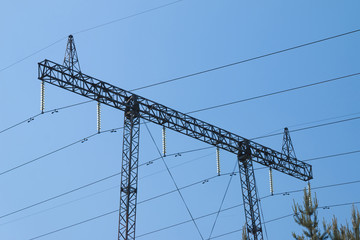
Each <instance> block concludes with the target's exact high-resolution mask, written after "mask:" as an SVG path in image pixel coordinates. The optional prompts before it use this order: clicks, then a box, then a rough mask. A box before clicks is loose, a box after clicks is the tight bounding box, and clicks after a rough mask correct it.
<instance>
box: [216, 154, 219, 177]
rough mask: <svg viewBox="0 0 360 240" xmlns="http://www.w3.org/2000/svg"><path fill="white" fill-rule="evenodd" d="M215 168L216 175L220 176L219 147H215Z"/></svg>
mask: <svg viewBox="0 0 360 240" xmlns="http://www.w3.org/2000/svg"><path fill="white" fill-rule="evenodd" d="M216 169H217V175H218V176H220V149H219V148H218V147H217V148H216Z"/></svg>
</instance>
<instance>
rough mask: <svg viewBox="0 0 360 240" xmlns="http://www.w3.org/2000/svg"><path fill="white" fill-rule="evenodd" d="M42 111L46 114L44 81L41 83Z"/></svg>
mask: <svg viewBox="0 0 360 240" xmlns="http://www.w3.org/2000/svg"><path fill="white" fill-rule="evenodd" d="M40 110H41V113H44V110H45V82H44V81H41V94H40Z"/></svg>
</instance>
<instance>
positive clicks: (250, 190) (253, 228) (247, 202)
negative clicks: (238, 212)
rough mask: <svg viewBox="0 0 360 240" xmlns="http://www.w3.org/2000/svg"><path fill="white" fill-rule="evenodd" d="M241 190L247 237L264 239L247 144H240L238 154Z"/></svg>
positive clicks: (255, 239) (258, 239)
mask: <svg viewBox="0 0 360 240" xmlns="http://www.w3.org/2000/svg"><path fill="white" fill-rule="evenodd" d="M238 163H239V171H240V181H241V190H242V195H243V202H244V210H245V219H246V230H247V237H248V239H251V240H262V239H263V234H262V227H261V219H260V209H259V204H258V202H259V199H258V197H257V193H256V182H255V175H254V168H253V163H252V159H251V150H250V148H249V146H248V145H247V144H243V145H241V146H240V151H239V155H238Z"/></svg>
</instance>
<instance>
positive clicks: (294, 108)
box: [0, 0, 360, 240]
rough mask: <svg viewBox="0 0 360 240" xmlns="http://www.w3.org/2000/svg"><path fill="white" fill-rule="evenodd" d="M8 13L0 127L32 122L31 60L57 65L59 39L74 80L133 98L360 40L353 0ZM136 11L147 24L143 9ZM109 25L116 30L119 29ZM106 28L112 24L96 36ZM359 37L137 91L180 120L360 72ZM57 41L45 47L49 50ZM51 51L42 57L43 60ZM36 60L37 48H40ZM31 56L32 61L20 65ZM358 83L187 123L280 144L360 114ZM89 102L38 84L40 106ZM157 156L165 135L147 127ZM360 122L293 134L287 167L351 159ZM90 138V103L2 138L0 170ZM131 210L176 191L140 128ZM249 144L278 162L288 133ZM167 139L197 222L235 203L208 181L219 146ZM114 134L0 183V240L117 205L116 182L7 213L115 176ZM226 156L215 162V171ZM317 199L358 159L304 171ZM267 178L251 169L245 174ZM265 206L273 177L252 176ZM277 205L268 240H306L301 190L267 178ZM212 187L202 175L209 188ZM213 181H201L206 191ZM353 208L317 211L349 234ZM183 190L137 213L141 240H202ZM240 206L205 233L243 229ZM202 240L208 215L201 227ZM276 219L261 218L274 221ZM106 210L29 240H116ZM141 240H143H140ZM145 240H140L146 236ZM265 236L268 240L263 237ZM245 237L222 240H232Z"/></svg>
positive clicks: (106, 123) (83, 6)
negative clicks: (78, 74)
mask: <svg viewBox="0 0 360 240" xmlns="http://www.w3.org/2000/svg"><path fill="white" fill-rule="evenodd" d="M169 3H172V1H165V0H161V1H160V0H154V1H141V0H136V1H110V0H109V1H101V2H100V1H68V0H65V1H51V2H49V1H44V0H38V1H7V2H6V3H5V2H4V3H3V4H2V8H1V14H0V29H1V31H2V38H1V40H0V42H1V44H0V49H1V57H0V84H1V94H0V106H1V109H2V117H1V121H0V131H1V130H4V129H6V128H7V127H9V126H12V125H14V124H16V123H18V122H21V121H23V120H26V119H28V118H30V117H31V116H34V115H36V114H38V113H39V112H40V108H39V106H40V81H39V80H37V63H38V62H40V61H42V60H43V59H45V58H46V59H50V60H52V61H55V62H58V63H62V61H63V58H64V53H65V47H66V37H67V36H68V35H69V34H73V35H74V38H75V43H76V47H77V50H78V56H79V61H80V65H81V69H82V71H83V72H84V73H86V74H88V75H91V76H94V77H96V78H99V79H101V80H103V81H106V82H109V83H111V84H114V85H116V86H119V87H121V88H123V89H126V90H131V89H135V88H139V87H142V86H146V85H149V84H152V83H157V82H161V81H165V80H169V79H173V78H176V77H180V76H184V75H187V74H192V73H195V72H199V71H203V70H206V69H211V68H214V67H218V66H222V65H226V64H230V63H233V62H237V61H241V60H245V59H249V58H252V57H257V56H260V55H264V54H267V53H271V52H275V51H279V50H282V49H286V48H290V47H293V46H297V45H300V44H304V43H307V42H311V41H315V40H318V39H323V38H326V37H330V36H334V35H337V34H341V33H345V32H349V31H353V30H356V29H358V28H359V15H358V10H359V7H360V2H359V1H355V0H351V1H334V0H326V1H325V0H320V1H309V0H306V1H283V0H282V1H255V2H254V1H238V0H237V1H236V0H225V1H219V0H208V1H205V0H197V1H194V0H183V1H177V2H174V4H171V5H169V6H166V7H163V8H159V9H156V10H153V11H147V10H149V9H154V8H157V7H159V6H164V5H166V4H169ZM145 11H146V12H145ZM114 20H116V21H114ZM104 23H109V24H105V25H103V24H104ZM359 40H360V33H359V32H358V33H353V34H349V35H346V36H343V37H339V38H336V39H332V40H328V41H325V42H322V43H318V44H314V45H311V46H307V47H302V48H299V49H296V50H292V51H288V52H285V53H281V54H277V55H273V56H269V57H266V58H262V59H259V60H254V61H250V62H247V63H243V64H239V65H236V66H232V67H228V68H224V69H221V70H217V71H212V72H209V73H206V74H201V75H198V76H195V77H190V78H185V79H182V80H179V81H176V82H171V83H168V84H163V85H159V86H156V87H151V88H146V89H143V90H139V91H136V93H137V94H139V95H142V96H144V97H146V98H149V99H151V100H154V101H156V102H159V103H161V104H164V105H166V106H169V107H171V108H174V109H176V110H179V111H181V112H185V113H186V112H190V111H194V110H197V109H202V108H206V107H211V106H214V105H218V104H223V103H228V102H232V101H236V100H241V99H245V98H249V97H254V96H258V95H262V94H267V93H271V92H274V91H279V90H283V89H287V88H292V87H297V86H301V85H305V84H311V83H314V82H318V81H323V80H327V79H332V78H336V77H341V76H345V75H349V74H354V73H358V72H359V67H358V63H359V62H360V61H359V60H360V48H359V44H358V43H359ZM53 43H54V44H53ZM44 48H45V49H44ZM40 50H41V51H40ZM24 58H26V59H24ZM359 88H360V83H359V81H358V77H356V76H355V77H349V78H345V79H342V80H338V81H334V82H331V83H327V84H322V85H318V86H313V87H308V88H304V89H300V90H297V91H293V92H287V93H283V94H279V95H275V96H270V97H266V98H261V99H257V100H252V101H248V102H243V103H238V104H233V105H229V106H226V107H221V108H216V109H212V110H208V111H202V112H198V113H194V114H192V115H193V116H194V117H197V118H199V119H201V120H204V121H206V122H209V123H211V124H214V125H217V126H219V127H221V128H224V129H226V130H229V131H232V132H234V133H236V134H239V135H241V136H243V137H246V138H253V137H258V136H263V135H266V134H269V133H279V132H282V129H283V128H284V127H286V126H288V127H289V129H290V132H291V131H292V130H296V129H300V128H304V127H310V126H314V125H317V124H325V123H328V122H333V121H337V120H343V119H349V118H353V117H359V116H360V109H359V108H358V107H357V106H358V104H357V103H358V102H359V100H360V95H359ZM85 100H86V99H84V98H83V97H80V96H77V95H75V94H72V93H70V92H67V91H64V90H62V89H59V88H57V87H54V86H49V85H46V101H45V106H46V110H51V109H57V108H61V107H63V106H67V105H71V104H75V103H79V102H83V101H85ZM122 124H123V113H122V112H120V111H118V110H116V109H112V108H109V107H103V109H102V129H103V130H108V129H113V128H118V127H121V126H122ZM148 127H149V130H150V132H151V134H152V135H153V136H154V138H155V140H156V142H157V145H158V146H161V127H159V126H156V125H153V124H148ZM359 130H360V125H359V120H356V119H355V120H351V121H346V122H342V123H338V124H332V125H327V126H323V127H317V128H311V129H307V130H302V131H295V132H293V133H291V137H292V140H293V144H294V147H295V151H296V154H297V157H298V158H299V159H300V160H307V159H311V158H316V157H323V156H327V155H332V154H339V153H345V152H352V151H358V150H360V146H359V140H358V132H359ZM95 132H96V103H95V102H91V103H87V104H83V105H79V106H76V107H71V108H67V109H62V110H59V111H58V112H57V113H54V114H51V112H49V113H47V114H43V115H41V116H38V117H36V118H35V119H34V120H33V121H31V122H29V123H27V122H25V123H23V124H20V125H18V126H16V127H14V128H12V129H10V130H7V131H5V132H2V133H1V134H0V146H1V148H0V157H1V163H0V172H2V173H3V172H4V171H6V170H8V169H11V168H13V167H15V166H18V165H20V164H23V163H26V162H28V161H31V160H34V159H37V158H38V157H40V156H43V155H46V154H47V153H50V152H52V151H55V150H57V149H60V148H62V147H64V146H67V145H69V144H71V143H75V142H77V141H79V140H81V139H83V138H86V137H87V136H90V135H92V134H94V133H95ZM140 139H141V142H140V144H141V145H140V148H141V151H140V164H143V165H142V166H141V167H140V168H139V193H138V201H139V202H142V201H144V200H146V199H149V198H151V197H154V196H157V195H160V194H163V193H167V192H169V191H173V190H174V189H175V187H174V184H173V182H172V180H171V178H170V176H169V174H168V172H167V171H166V168H165V166H164V164H163V162H162V161H161V160H158V161H155V162H154V163H153V164H150V165H146V164H144V163H146V162H148V161H151V160H152V159H155V158H158V157H159V155H158V152H157V150H156V147H155V145H154V144H153V142H152V140H151V136H150V134H149V133H148V131H147V129H146V127H145V126H144V125H142V126H141V136H140ZM256 141H257V142H259V143H261V144H263V145H266V146H269V147H271V148H274V149H276V150H281V144H282V136H281V135H277V136H274V137H269V138H263V139H259V140H256ZM203 147H207V145H205V144H204V143H201V142H199V141H196V140H193V139H189V138H188V137H185V136H182V135H180V134H178V133H176V132H171V131H168V132H167V149H168V153H169V155H170V156H168V157H166V158H165V161H166V163H167V164H168V165H169V166H170V170H171V172H172V174H173V176H174V178H175V180H176V183H177V185H178V186H179V187H180V188H181V187H184V186H187V185H190V184H192V183H195V182H200V184H195V185H194V186H192V187H188V188H185V189H182V190H181V192H182V194H183V196H184V199H185V201H186V203H187V205H188V206H189V208H190V210H191V213H192V215H193V216H194V217H195V218H198V217H201V216H204V215H207V214H209V213H213V212H216V211H218V209H219V207H220V203H221V200H222V198H223V196H224V192H225V189H226V186H227V185H228V183H229V180H230V179H231V183H230V187H229V191H228V193H227V195H226V198H225V201H224V205H223V209H225V208H229V207H232V206H236V205H238V204H241V203H242V196H241V188H240V181H239V176H238V175H236V176H233V177H230V176H229V175H224V176H221V177H214V176H215V175H216V156H215V149H214V148H210V149H207V150H202V151H194V152H190V153H183V154H182V155H181V156H178V157H175V156H174V155H171V154H176V153H180V152H184V151H188V150H192V149H199V148H203ZM121 148H122V132H121V131H120V130H119V131H117V132H116V133H110V132H106V133H102V134H98V135H96V136H94V137H91V138H89V139H88V141H86V142H84V143H81V142H78V143H75V144H74V145H72V146H70V147H67V148H65V149H62V150H60V151H57V152H55V153H53V154H51V155H48V156H46V157H43V158H40V159H38V160H36V161H34V162H32V163H29V164H27V165H25V166H23V167H20V168H18V169H16V170H13V171H11V172H8V173H4V174H2V173H1V174H0V193H1V194H0V206H1V207H0V238H1V239H6V240H28V239H32V238H36V237H38V236H41V235H43V234H46V233H49V232H52V231H54V230H57V229H61V228H64V227H66V226H70V225H72V224H76V223H79V222H82V221H84V220H87V219H91V218H93V217H96V216H99V215H102V214H104V213H107V212H110V211H114V210H116V209H118V205H119V186H118V185H119V182H120V177H119V176H115V177H112V178H109V179H107V180H104V181H101V182H99V183H97V184H93V185H91V186H89V187H86V188H83V189H81V190H78V191H74V192H73V193H71V194H67V195H65V196H62V197H59V198H56V199H54V200H51V201H48V202H46V203H43V204H39V205H37V206H35V207H32V208H29V209H26V210H23V211H20V212H18V213H15V214H12V215H10V216H6V217H1V216H3V215H5V214H7V213H10V212H13V211H16V210H18V209H22V208H24V207H27V206H29V205H32V204H34V203H38V202H41V201H43V200H45V199H48V198H51V197H53V196H57V195H59V194H62V193H64V192H67V191H70V190H72V189H75V188H78V187H80V186H83V185H86V184H88V183H91V182H94V181H96V180H99V179H102V178H105V177H107V176H110V175H113V174H116V173H118V172H119V171H120V166H121ZM235 163H236V156H234V155H232V154H229V153H226V152H224V151H221V169H222V172H223V173H229V172H231V171H232V170H233V167H234V164H235ZM309 163H310V164H312V165H313V174H314V179H313V180H312V181H311V184H312V187H313V188H316V187H321V186H328V185H332V184H338V183H345V182H351V181H357V180H360V177H359V174H358V173H359V168H360V164H359V153H353V154H347V155H341V156H338V157H331V158H322V159H319V160H316V161H310V162H309ZM259 167H261V166H260V165H257V164H255V168H259ZM255 174H256V181H257V187H258V193H259V196H260V197H265V196H268V195H269V180H268V170H267V169H260V170H256V171H255ZM273 174H274V190H275V194H278V195H275V196H272V197H268V198H264V199H263V200H262V201H261V203H262V211H263V215H264V219H265V222H268V223H267V224H266V225H265V226H266V232H267V237H265V239H290V236H291V232H292V231H296V232H300V228H299V227H298V226H297V225H296V224H295V223H294V221H293V219H292V217H291V216H290V217H286V218H282V219H279V220H276V221H271V220H274V219H277V218H281V217H283V216H286V215H288V214H291V213H292V205H293V201H296V202H300V201H302V193H301V191H300V192H294V193H291V194H289V195H283V194H282V193H285V192H291V191H293V190H301V189H302V188H304V187H305V186H306V183H305V182H302V181H300V180H297V179H293V178H291V177H289V176H286V175H284V174H281V173H279V172H274V173H273ZM210 178H211V179H210ZM206 179H210V180H209V181H208V182H206V183H205V184H201V182H202V181H203V180H206ZM358 189H359V183H353V184H347V185H341V186H337V187H328V188H319V189H315V190H314V191H313V194H315V193H316V196H317V197H318V199H319V205H320V206H332V205H338V204H345V203H352V202H359V201H360V193H359V190H358ZM350 211H351V204H350V205H349V204H348V205H344V206H337V207H330V209H323V208H320V209H319V216H320V219H322V218H325V219H327V220H328V221H329V220H330V219H331V218H332V216H333V215H336V216H338V218H339V221H340V222H342V223H345V221H346V219H348V218H349V217H350ZM189 219H190V216H189V214H188V212H187V211H186V208H185V207H184V204H183V202H182V201H181V198H180V196H179V194H178V193H177V192H174V193H171V194H167V195H165V196H163V197H159V198H156V199H154V200H151V201H146V202H144V203H140V204H139V205H138V209H137V227H136V233H137V235H138V236H140V237H138V238H137V239H142V240H153V239H156V240H165V239H174V240H176V239H201V237H200V236H199V234H198V232H197V231H196V228H195V227H194V224H193V223H192V222H188V223H185V224H182V225H179V226H176V227H173V228H168V229H166V230H163V231H158V232H156V233H153V234H147V233H150V232H152V231H154V230H158V229H161V228H165V227H168V226H170V225H173V224H178V223H181V222H183V221H187V220H189ZM244 219H245V218H244V210H243V207H242V206H240V207H235V208H232V209H231V210H228V211H224V212H221V213H220V215H219V218H218V220H217V222H216V225H215V228H214V231H213V233H212V237H216V236H220V235H222V234H226V233H229V232H232V231H235V230H239V229H241V228H242V226H243V224H244ZM196 221H197V224H198V225H199V228H200V231H201V233H202V235H203V237H204V239H206V238H208V237H209V234H210V230H211V228H212V226H213V224H214V221H215V215H211V216H209V217H204V218H201V219H198V220H196ZM269 221H270V222H269ZM117 225H118V214H117V213H113V214H109V215H106V216H104V217H101V218H98V219H96V220H93V221H89V222H86V223H83V224H80V225H77V226H74V227H71V228H68V229H65V230H62V231H59V232H56V233H52V234H49V235H47V236H44V237H41V238H37V239H47V240H53V239H75V238H80V239H89V240H92V239H94V240H95V239H116V237H117ZM144 234H147V235H144ZM141 235H143V236H141ZM264 235H265V234H264ZM240 236H241V231H237V232H234V233H232V234H227V235H224V236H222V237H218V238H216V239H221V240H222V239H224V240H233V239H239V238H240Z"/></svg>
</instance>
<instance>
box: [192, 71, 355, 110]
mask: <svg viewBox="0 0 360 240" xmlns="http://www.w3.org/2000/svg"><path fill="white" fill-rule="evenodd" d="M357 75H360V73H353V74H349V75H345V76H341V77H336V78H332V79H328V80H324V81H319V82H315V83H310V84H305V85H302V86H298V87H293V88H288V89H284V90H280V91H276V92H271V93H266V94H262V95H259V96H255V97H250V98H245V99H241V100H236V101H233V102H229V103H223V104H219V105H215V106H212V107H206V108H202V109H198V110H194V111H191V112H188V113H187V114H191V113H197V112H202V111H207V110H211V109H215V108H220V107H225V106H229V105H233V104H237V103H242V102H247V101H251V100H255V99H259V98H264V97H269V96H273V95H277V94H281V93H285V92H291V91H295V90H299V89H302V88H307V87H313V86H316V85H320V84H324V83H329V82H334V81H338V80H341V79H344V78H349V77H353V76H357Z"/></svg>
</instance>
